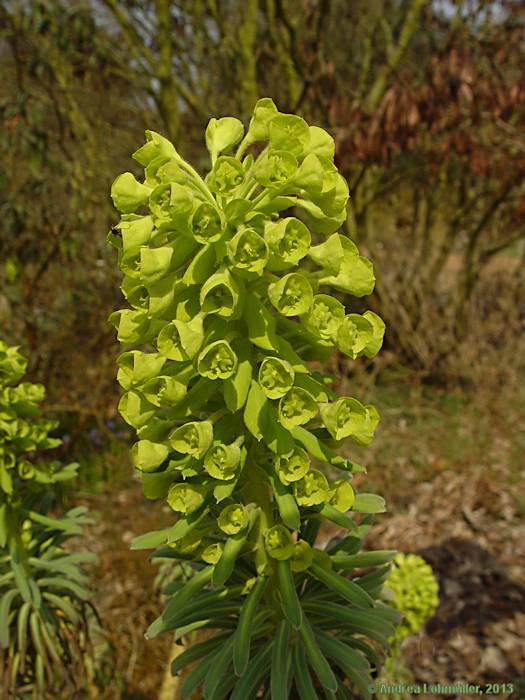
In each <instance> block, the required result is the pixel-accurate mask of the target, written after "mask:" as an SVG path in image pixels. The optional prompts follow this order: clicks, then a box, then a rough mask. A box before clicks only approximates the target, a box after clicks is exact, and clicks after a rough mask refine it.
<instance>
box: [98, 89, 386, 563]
mask: <svg viewBox="0 0 525 700" xmlns="http://www.w3.org/2000/svg"><path fill="white" fill-rule="evenodd" d="M146 136H147V142H146V143H145V145H144V146H142V147H141V148H140V149H139V150H138V151H136V152H135V154H134V158H135V159H136V160H137V161H138V162H139V163H140V164H141V165H142V166H143V167H144V180H143V182H139V181H138V180H137V179H136V178H135V177H134V176H133V175H132V174H131V173H124V174H123V175H120V176H119V177H118V178H117V179H116V180H115V182H114V184H113V187H112V198H113V201H114V204H115V206H116V208H117V209H118V210H119V211H120V212H122V218H121V221H120V223H119V224H117V226H115V227H114V229H113V230H112V232H111V233H110V235H109V240H110V242H111V243H112V245H114V246H115V247H116V248H117V250H118V253H119V264H120V268H121V270H122V272H123V273H124V279H123V282H122V291H123V293H124V295H125V297H126V299H127V301H128V303H129V306H130V308H128V309H123V310H121V311H117V312H116V313H114V314H113V315H112V317H111V320H112V322H113V323H114V325H115V326H116V328H117V330H118V338H119V340H120V341H121V342H122V343H124V344H126V345H139V346H144V345H149V346H150V349H149V350H148V351H147V352H144V351H141V350H138V349H133V350H129V351H127V352H125V353H124V354H123V355H121V357H120V358H119V361H118V364H119V368H120V369H119V372H118V380H119V382H120V384H121V385H122V387H123V388H124V389H125V391H126V393H125V394H124V395H123V397H122V400H121V402H120V411H121V413H122V415H123V417H124V418H125V420H126V421H127V422H128V423H129V424H130V425H132V426H133V427H134V428H135V429H136V431H137V436H138V438H139V441H138V442H137V443H136V444H135V445H134V447H133V450H132V455H133V461H134V464H135V466H136V467H137V469H139V470H140V471H141V472H142V473H143V476H144V484H145V488H146V493H151V494H154V496H155V497H159V496H160V495H166V496H167V499H168V503H169V504H170V506H171V507H172V508H173V510H175V511H176V512H178V513H181V514H182V515H183V516H186V517H187V516H191V515H193V514H195V513H199V514H204V513H205V512H207V513H212V514H213V515H214V516H215V518H216V520H217V522H218V523H220V522H221V518H222V520H224V517H225V516H224V514H223V513H224V510H222V509H221V508H222V505H221V506H219V504H222V502H224V501H225V502H226V503H227V504H228V505H227V506H226V508H229V507H230V505H231V503H230V501H231V499H232V497H233V495H234V494H235V492H236V491H237V490H239V489H241V488H242V486H243V480H246V479H247V478H249V463H250V458H251V459H253V455H254V443H259V442H261V441H263V443H264V444H265V445H267V446H268V447H269V449H270V450H271V452H272V453H273V464H272V465H271V466H269V467H268V476H269V478H270V480H271V479H272V477H273V482H274V483H275V482H278V486H277V489H276V491H277V492H278V493H277V494H276V502H277V504H279V502H280V501H279V495H280V494H282V493H283V492H286V493H289V494H293V497H294V498H295V501H296V504H297V506H298V507H299V508H308V507H311V506H322V505H323V504H332V505H334V507H335V508H337V509H339V508H343V509H344V510H346V509H347V508H348V507H349V506H348V503H350V504H351V503H352V502H353V492H352V488H351V486H350V485H349V483H348V482H347V481H345V482H344V484H339V485H336V486H335V487H334V486H331V485H330V484H329V483H328V481H327V479H326V477H325V476H324V474H323V473H322V472H321V471H319V470H317V469H315V468H313V467H312V465H311V457H312V456H313V457H318V454H316V453H317V452H319V451H321V452H322V453H323V455H322V459H323V461H329V462H332V463H334V461H333V460H334V458H335V455H332V454H331V453H329V455H330V456H329V458H328V459H327V454H328V450H327V448H326V447H324V446H323V444H322V438H323V437H324V436H325V435H326V436H327V437H328V435H329V436H330V437H331V438H333V439H335V440H336V441H339V440H342V439H344V438H346V437H351V438H353V439H354V440H355V441H356V442H357V443H358V444H361V445H366V444H368V443H369V442H370V440H371V439H372V437H373V434H374V430H375V428H376V426H377V423H378V420H379V416H378V414H377V411H376V410H375V409H374V408H373V407H372V406H365V405H363V404H361V403H360V402H359V401H358V400H357V399H354V398H349V397H345V398H336V397H335V395H334V394H333V392H332V391H330V390H329V389H328V388H327V386H326V383H325V381H323V378H322V377H320V376H313V375H312V374H311V373H310V371H309V368H308V366H307V365H306V363H305V361H304V357H301V356H300V354H299V353H298V352H296V350H295V348H296V347H297V346H298V345H301V346H307V348H308V349H309V350H310V354H309V355H308V357H315V356H316V353H317V355H319V353H321V355H320V356H321V357H322V356H323V355H322V352H323V350H324V349H325V348H328V349H333V348H337V349H339V350H340V351H341V352H343V353H344V354H346V355H348V356H350V357H352V358H357V357H359V356H360V355H366V356H367V357H372V356H373V355H374V354H375V353H376V352H377V351H378V350H379V348H380V346H381V343H382V338H383V333H384V324H383V322H382V321H381V319H380V318H379V317H378V316H377V315H376V314H374V313H373V312H371V311H367V312H366V313H364V314H362V315H360V314H355V313H346V312H345V307H344V305H343V304H342V303H341V302H340V301H338V300H337V299H335V298H334V297H332V296H330V295H329V294H327V293H326V289H327V288H329V287H332V288H333V289H336V290H339V291H341V292H346V293H349V294H353V295H355V296H363V295H365V294H369V293H370V292H371V291H372V289H373V286H374V275H373V270H372V265H371V263H370V262H369V261H368V260H366V259H365V258H363V257H361V256H360V255H359V252H358V250H357V248H356V246H355V245H354V244H353V243H352V242H351V241H350V240H349V239H348V238H347V237H345V236H343V235H341V234H339V233H335V230H336V229H338V228H339V226H340V225H341V223H342V222H343V221H344V219H345V217H346V204H347V200H348V187H347V184H346V182H345V180H344V178H343V177H342V176H341V175H340V174H339V173H338V171H337V169H336V167H335V166H334V163H333V158H334V142H333V140H332V138H331V137H330V136H329V134H328V133H327V132H325V131H323V130H322V129H320V128H318V127H315V126H309V125H308V124H306V122H305V121H304V120H303V119H301V118H300V117H298V116H295V115H289V114H281V113H279V112H278V111H277V108H276V107H275V105H274V103H273V102H272V100H269V99H263V100H260V101H259V102H258V103H257V106H256V108H255V111H254V115H253V118H252V120H251V122H250V125H249V128H248V130H247V132H246V134H244V129H243V126H242V124H241V122H240V121H239V120H237V119H234V118H231V117H225V118H222V119H212V120H211V121H210V123H209V125H208V128H207V130H206V143H207V146H208V149H209V151H210V154H211V159H212V169H211V172H210V173H209V174H208V175H207V176H206V178H205V179H204V180H203V179H201V178H200V177H199V176H198V174H197V173H196V172H195V171H194V170H193V168H192V167H191V166H190V165H189V164H187V163H186V162H185V161H184V160H183V159H182V158H181V156H180V155H179V154H178V153H177V151H176V150H175V148H174V146H173V145H172V144H171V143H170V142H168V141H167V140H166V139H165V138H163V137H162V136H160V135H159V134H156V133H155V132H151V131H148V132H146ZM256 142H263V144H265V147H264V148H262V149H259V154H258V157H256V158H255V157H254V155H253V154H251V153H250V154H249V155H246V156H245V157H243V155H244V153H245V152H246V150H247V148H248V147H249V146H250V145H251V144H254V143H256ZM235 146H238V148H237V153H236V156H235V157H234V156H230V155H224V153H225V152H228V151H230V150H231V149H232V148H234V147H235ZM291 207H296V208H297V210H298V212H301V213H302V219H304V220H301V219H299V218H296V217H294V216H285V217H282V216H280V212H282V211H283V210H289V209H290V208H291ZM312 235H316V236H317V237H319V236H320V235H321V236H328V237H327V238H326V240H324V242H321V243H319V244H318V245H312ZM306 261H308V264H305V265H304V266H302V267H300V264H301V263H302V262H306ZM315 268H318V269H315ZM292 317H293V318H295V320H291V319H292ZM318 416H320V418H321V424H322V426H323V427H322V429H321V430H320V431H319V430H317V433H314V432H312V431H311V430H310V429H309V427H310V426H315V425H317V423H318V421H317V418H318ZM312 443H313V444H315V447H314V449H313V451H312V448H311V444H312ZM250 455H251V457H250ZM247 465H248V466H247ZM338 466H340V467H343V468H346V469H347V470H348V471H349V472H351V471H352V465H351V464H350V463H348V462H345V461H344V460H342V459H341V460H340V461H338ZM342 486H344V488H345V491H346V492H347V493H350V492H352V497H351V498H350V500H349V499H348V498H344V499H342V500H341V496H340V495H338V494H340V492H341V487H342ZM345 506H346V508H345ZM218 508H219V509H218ZM232 512H233V511H232ZM281 517H282V520H283V522H284V523H285V524H286V525H288V526H291V522H293V526H296V525H297V523H298V521H299V517H300V516H299V511H297V513H294V516H293V517H290V516H289V515H288V517H283V514H281ZM248 526H249V520H248V519H245V523H244V526H243V527H244V528H247V527H248ZM297 529H298V528H297ZM215 534H220V535H222V534H226V531H225V530H224V528H221V527H220V525H218V533H217V532H216V533H215ZM211 535H212V533H211V532H207V533H206V536H205V537H203V538H202V541H201V544H200V547H195V548H194V552H199V553H206V554H205V556H206V557H208V556H209V554H208V552H209V546H210V544H211V540H210V536H211ZM267 541H268V540H267ZM267 549H268V553H269V554H270V555H272V556H273V554H274V553H275V549H274V548H272V547H270V546H269V545H267ZM214 551H216V550H214ZM286 551H287V552H288V556H289V557H291V556H292V552H291V549H290V548H288V549H287V550H286ZM279 556H281V555H279Z"/></svg>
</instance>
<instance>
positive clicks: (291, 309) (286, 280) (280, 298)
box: [268, 272, 314, 316]
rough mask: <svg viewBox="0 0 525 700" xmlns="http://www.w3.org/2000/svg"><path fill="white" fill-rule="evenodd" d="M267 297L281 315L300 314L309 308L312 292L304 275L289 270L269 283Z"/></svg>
mask: <svg viewBox="0 0 525 700" xmlns="http://www.w3.org/2000/svg"><path fill="white" fill-rule="evenodd" d="M268 297H269V299H270V301H271V303H272V305H273V306H274V307H275V308H276V309H277V311H279V313H281V314H282V315H283V316H300V315H301V314H305V313H306V312H307V311H309V310H310V307H311V306H312V303H313V299H314V293H313V290H312V287H311V285H310V282H309V281H308V279H307V278H306V277H305V276H304V275H302V274H300V273H299V272H291V273H290V274H288V275H285V276H284V277H281V279H279V280H278V281H277V282H274V283H273V284H270V285H269V287H268Z"/></svg>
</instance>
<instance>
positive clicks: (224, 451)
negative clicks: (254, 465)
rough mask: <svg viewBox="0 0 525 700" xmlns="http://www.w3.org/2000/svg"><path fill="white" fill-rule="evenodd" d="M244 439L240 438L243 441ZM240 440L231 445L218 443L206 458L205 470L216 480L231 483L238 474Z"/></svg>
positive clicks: (211, 448)
mask: <svg viewBox="0 0 525 700" xmlns="http://www.w3.org/2000/svg"><path fill="white" fill-rule="evenodd" d="M241 439H242V438H240V440H241ZM240 440H237V441H235V442H233V443H232V444H231V445H223V444H222V443H217V444H216V445H213V446H212V447H210V449H209V450H208V452H207V453H206V454H205V456H204V469H205V470H206V471H207V472H208V474H209V475H210V476H212V477H213V478H214V479H219V480H220V481H229V480H230V479H233V477H234V476H235V474H236V472H237V467H238V466H239V462H240V460H241V448H240V444H239V443H240Z"/></svg>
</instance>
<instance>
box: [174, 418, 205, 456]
mask: <svg viewBox="0 0 525 700" xmlns="http://www.w3.org/2000/svg"><path fill="white" fill-rule="evenodd" d="M212 441H213V423H212V422H211V421H209V420H204V421H190V422H189V423H186V424H185V425H181V426H180V427H178V428H175V430H174V431H173V432H172V433H171V434H170V436H169V443H170V445H171V447H173V449H174V450H176V451H177V452H180V453H182V454H185V455H191V456H192V457H195V458H197V459H200V458H201V457H203V456H204V455H205V454H206V452H207V451H208V449H209V448H210V446H211V444H212Z"/></svg>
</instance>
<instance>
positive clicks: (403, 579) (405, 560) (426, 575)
mask: <svg viewBox="0 0 525 700" xmlns="http://www.w3.org/2000/svg"><path fill="white" fill-rule="evenodd" d="M386 585H387V586H388V588H389V589H390V591H391V592H392V600H391V604H392V605H393V606H394V607H395V608H396V609H397V610H399V611H400V612H401V613H402V614H403V621H402V623H401V624H400V625H399V626H398V628H397V631H396V637H395V640H396V642H397V643H399V642H401V641H402V640H403V639H404V638H405V637H408V636H409V635H411V634H416V633H417V632H419V631H420V630H421V629H422V628H423V625H424V624H425V622H426V621H427V620H428V619H429V618H430V617H432V616H433V615H434V613H435V612H436V610H437V607H438V605H439V585H438V582H437V581H436V577H435V576H434V572H433V571H432V567H431V566H430V565H429V564H427V563H426V562H425V560H424V559H422V558H421V557H419V556H418V555H417V554H398V555H397V556H396V557H395V559H394V561H393V567H392V571H391V573H390V575H389V577H388V581H387V584H386Z"/></svg>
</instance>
